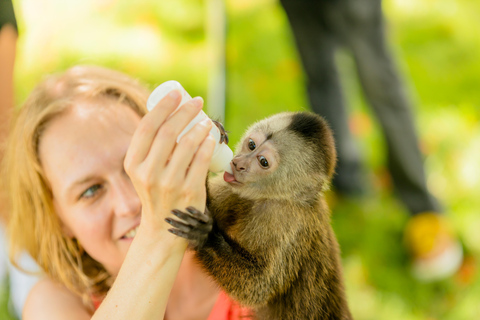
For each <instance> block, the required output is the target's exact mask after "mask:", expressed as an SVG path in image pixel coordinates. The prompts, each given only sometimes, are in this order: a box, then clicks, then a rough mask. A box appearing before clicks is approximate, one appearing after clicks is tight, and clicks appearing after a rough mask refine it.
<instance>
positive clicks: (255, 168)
mask: <svg viewBox="0 0 480 320" xmlns="http://www.w3.org/2000/svg"><path fill="white" fill-rule="evenodd" d="M335 162H336V152H335V145H334V140H333V135H332V132H331V130H330V128H329V127H328V125H327V123H326V121H325V120H324V119H323V118H322V117H320V116H318V115H316V114H314V113H309V112H284V113H279V114H276V115H273V116H271V117H269V118H266V119H264V120H261V121H259V122H257V123H255V124H254V125H252V126H251V127H250V128H249V129H248V130H247V132H246V133H245V135H244V136H243V138H242V139H241V140H240V142H239V144H238V145H237V147H236V152H235V157H234V158H233V160H232V163H231V164H232V169H233V175H230V174H228V173H226V174H225V175H224V179H225V181H226V182H228V183H229V184H230V185H231V186H232V188H233V190H234V191H235V192H236V193H238V194H239V195H241V196H243V197H246V198H249V199H261V198H275V199H277V198H278V199H292V196H293V197H297V198H298V199H305V198H307V199H312V196H313V197H315V198H316V195H317V194H319V193H320V192H322V191H323V190H325V189H327V188H328V185H329V182H330V179H331V177H332V175H333V172H334V168H335Z"/></svg>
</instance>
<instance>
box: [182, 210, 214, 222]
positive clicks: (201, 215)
mask: <svg viewBox="0 0 480 320" xmlns="http://www.w3.org/2000/svg"><path fill="white" fill-rule="evenodd" d="M186 210H187V211H188V213H190V215H191V216H192V217H194V218H195V219H197V220H200V221H202V222H205V223H207V222H209V221H210V217H209V216H207V215H206V214H205V213H203V212H201V211H199V210H197V209H196V208H195V207H191V206H190V207H187V209H186Z"/></svg>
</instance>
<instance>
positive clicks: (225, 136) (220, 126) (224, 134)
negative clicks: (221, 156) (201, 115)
mask: <svg viewBox="0 0 480 320" xmlns="http://www.w3.org/2000/svg"><path fill="white" fill-rule="evenodd" d="M212 122H213V123H214V124H215V125H216V126H217V128H218V130H219V131H220V141H219V142H220V143H223V142H225V144H228V134H227V131H225V128H224V127H223V124H221V123H220V122H218V121H215V120H212Z"/></svg>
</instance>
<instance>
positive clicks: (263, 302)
mask: <svg viewBox="0 0 480 320" xmlns="http://www.w3.org/2000/svg"><path fill="white" fill-rule="evenodd" d="M335 162H336V152H335V145H334V140H333V136H332V132H331V130H330V129H329V127H328V125H327V124H326V122H325V121H324V120H323V118H321V117H320V116H318V115H316V114H313V113H307V112H297V113H291V112H287V113H280V114H277V115H274V116H272V117H269V118H267V119H264V120H262V121H260V122H258V123H256V124H254V125H253V126H252V127H250V128H249V129H248V130H247V132H246V134H245V135H244V137H243V138H242V139H241V141H240V143H239V145H238V146H237V148H236V155H235V157H234V158H233V160H232V162H231V166H232V170H233V175H232V174H229V173H227V172H226V173H225V174H224V175H223V176H216V177H214V178H212V179H210V180H209V181H208V188H207V189H208V196H207V210H206V212H205V213H202V212H199V211H198V210H196V209H195V208H193V207H189V208H187V209H186V211H180V210H173V211H172V212H173V214H174V215H175V216H176V217H178V218H179V219H172V218H167V219H166V221H167V222H168V223H170V224H171V225H172V226H173V227H174V228H172V229H170V232H172V233H174V234H176V235H178V236H180V237H184V238H186V239H188V240H189V242H190V246H191V248H193V250H195V251H196V258H197V259H198V261H199V262H200V264H201V265H202V266H203V268H204V269H205V270H206V271H207V272H208V273H209V274H210V275H211V276H212V277H213V278H214V279H215V281H216V282H217V283H218V284H219V285H220V286H221V288H222V289H223V290H224V291H225V292H227V293H228V294H229V295H230V296H231V297H232V298H233V299H234V300H236V301H238V302H239V303H240V304H242V305H244V306H247V307H250V308H251V309H252V310H253V311H254V312H255V315H254V316H253V318H254V319H261V320H264V319H265V320H279V319H284V320H294V319H295V320H303V319H352V316H351V314H350V311H349V309H348V305H347V302H346V298H345V293H344V287H343V279H342V268H341V264H340V255H339V246H338V243H337V240H336V237H335V235H334V232H333V229H332V227H331V226H330V212H329V209H328V207H327V204H326V202H325V198H324V191H325V190H327V189H328V187H329V182H330V179H331V178H332V175H333V172H334V167H335Z"/></svg>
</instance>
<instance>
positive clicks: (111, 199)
mask: <svg viewBox="0 0 480 320" xmlns="http://www.w3.org/2000/svg"><path fill="white" fill-rule="evenodd" d="M139 121H140V117H139V116H138V115H137V114H136V113H135V112H134V111H133V110H131V109H130V108H129V107H128V106H125V105H122V104H118V103H115V102H112V101H108V100H96V101H94V102H78V103H76V104H75V105H74V106H72V107H71V108H70V109H69V110H67V112H66V113H64V114H62V115H60V116H58V117H56V118H54V119H53V120H52V121H51V122H50V123H49V124H48V125H47V128H46V130H45V131H44V133H43V135H42V138H41V141H40V146H39V153H40V159H41V163H42V166H43V168H44V170H45V174H46V177H47V180H48V182H49V183H50V187H51V189H52V193H53V203H54V206H55V209H56V211H57V213H58V215H59V217H60V220H61V222H62V224H63V230H64V232H65V234H66V236H68V237H72V238H76V239H77V240H78V241H79V242H80V244H81V245H82V246H83V248H84V249H85V251H86V252H87V253H88V254H89V255H90V256H91V257H92V258H94V259H95V260H97V261H98V262H100V263H101V264H102V265H103V266H104V267H105V268H106V269H107V271H109V272H110V273H111V274H117V273H118V271H119V269H120V266H121V264H122V263H123V260H124V258H125V255H126V253H127V251H128V248H129V246H130V243H131V241H132V239H133V237H134V236H135V232H136V228H137V227H138V225H139V224H140V213H141V203H140V200H139V198H138V196H137V194H136V192H135V189H134V187H133V185H132V183H131V181H130V179H129V177H128V176H127V174H126V173H125V170H124V167H123V161H124V158H125V154H126V152H127V149H128V146H129V144H130V140H131V138H132V135H133V132H134V131H135V129H136V127H137V125H138V123H139Z"/></svg>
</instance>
